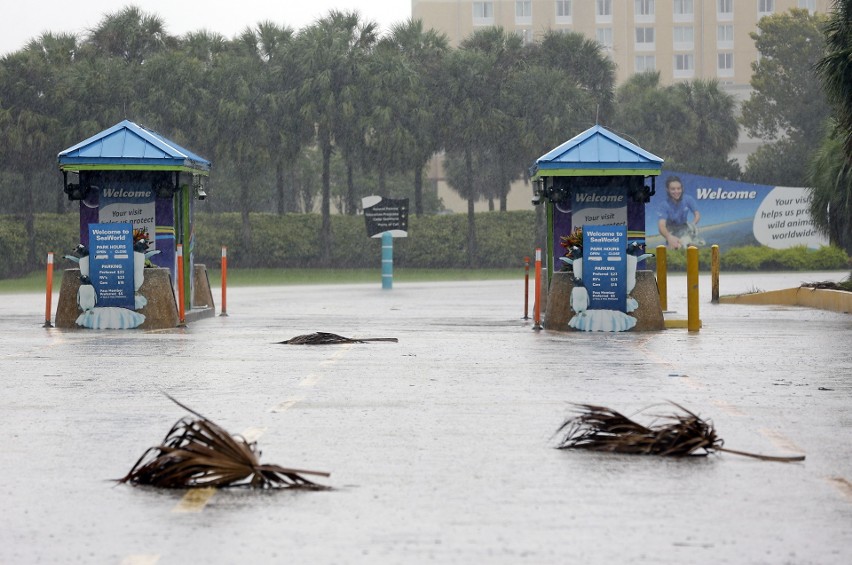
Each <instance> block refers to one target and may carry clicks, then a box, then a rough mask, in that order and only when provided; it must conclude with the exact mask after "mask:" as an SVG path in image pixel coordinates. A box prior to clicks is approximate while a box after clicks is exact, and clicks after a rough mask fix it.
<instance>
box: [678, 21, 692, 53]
mask: <svg viewBox="0 0 852 565" xmlns="http://www.w3.org/2000/svg"><path fill="white" fill-rule="evenodd" d="M672 31H673V36H674V49H675V51H691V50H692V49H694V48H695V28H693V27H692V26H675V27H674V29H673V30H672Z"/></svg>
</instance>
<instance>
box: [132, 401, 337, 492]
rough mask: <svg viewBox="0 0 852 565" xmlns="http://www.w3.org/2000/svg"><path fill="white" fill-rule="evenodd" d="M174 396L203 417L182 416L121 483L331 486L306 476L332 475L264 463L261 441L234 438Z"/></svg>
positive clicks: (324, 487) (216, 485)
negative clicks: (161, 441) (260, 448)
mask: <svg viewBox="0 0 852 565" xmlns="http://www.w3.org/2000/svg"><path fill="white" fill-rule="evenodd" d="M166 396H168V395H166ZM169 399H171V400H172V401H173V402H174V403H175V404H177V405H178V406H180V407H181V408H183V409H185V410H187V411H189V412H191V413H192V414H194V415H195V416H197V417H198V419H192V418H189V417H185V418H181V419H180V420H178V422H177V423H176V424H175V425H174V426H172V429H171V430H169V433H168V434H166V437H165V439H164V440H163V443H162V445H159V446H156V447H151V448H149V449H148V450H146V451H145V453H143V454H142V457H140V458H139V460H138V461H137V462H136V464H135V465H134V466H133V468H132V469H131V470H130V472H129V473H127V475H126V476H124V477H122V478H120V479H117V481H118V482H119V483H130V484H133V485H151V486H155V487H161V488H199V487H216V488H220V487H234V486H248V487H254V488H304V489H314V490H321V489H326V488H328V487H326V486H323V485H319V484H316V483H314V482H313V481H310V480H308V479H306V478H304V477H302V475H303V474H304V475H319V476H323V477H328V476H329V474H328V473H325V472H322V471H306V470H303V469H290V468H286V467H281V466H279V465H272V464H261V463H260V460H259V457H260V452H259V451H258V450H257V444H256V443H254V442H252V443H249V442H247V441H246V440H245V438H243V437H241V436H232V435H231V434H229V433H228V432H227V431H225V430H224V429H222V428H221V427H219V426H218V425H216V424H214V423H213V422H211V421H210V420H208V419H207V418H205V417H204V416H202V415H201V414H199V413H198V412H196V411H194V410H192V409H191V408H188V407H186V406H184V405H183V404H181V403H180V402H178V401H177V400H175V399H174V398H172V397H171V396H169Z"/></svg>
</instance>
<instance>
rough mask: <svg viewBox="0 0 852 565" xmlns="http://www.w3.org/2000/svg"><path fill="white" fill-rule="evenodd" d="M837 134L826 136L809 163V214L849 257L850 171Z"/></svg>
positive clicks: (851, 248) (851, 219) (851, 225)
mask: <svg viewBox="0 0 852 565" xmlns="http://www.w3.org/2000/svg"><path fill="white" fill-rule="evenodd" d="M840 131H841V128H840V127H836V128H834V130H833V132H832V133H831V134H830V135H828V136H826V139H825V141H824V142H823V143H822V145H821V146H820V148H819V149H818V150H817V152H816V153H815V156H814V158H813V160H812V161H811V162H810V165H809V168H808V186H810V187H811V188H810V193H811V202H810V212H811V218H812V219H813V222H814V226H816V228H817V229H818V230H819V231H820V232H821V233H822V234H824V235H826V236H828V240H829V241H830V242H831V243H832V244H834V245H837V246H838V247H841V248H843V249H844V250H845V251H846V253H849V254H850V255H852V167H850V161H849V156H848V154H846V148H845V142H846V138H844V136H843V135H842V134H841V133H840Z"/></svg>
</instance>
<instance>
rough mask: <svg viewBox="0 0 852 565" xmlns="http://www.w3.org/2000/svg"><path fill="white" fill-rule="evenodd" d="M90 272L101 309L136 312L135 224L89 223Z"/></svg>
mask: <svg viewBox="0 0 852 565" xmlns="http://www.w3.org/2000/svg"><path fill="white" fill-rule="evenodd" d="M89 273H90V274H89V277H90V278H91V279H92V285H94V287H95V292H96V293H97V295H98V306H99V307H103V306H115V307H119V308H127V309H130V310H133V309H134V307H135V300H134V296H133V295H134V292H135V291H134V285H133V225H132V224H128V223H109V224H89Z"/></svg>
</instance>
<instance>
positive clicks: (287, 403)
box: [269, 396, 305, 412]
mask: <svg viewBox="0 0 852 565" xmlns="http://www.w3.org/2000/svg"><path fill="white" fill-rule="evenodd" d="M304 398H305V397H304V396H292V397H290V398H288V399H287V400H285V401H284V402H282V403H281V404H279V405H278V406H273V407H272V408H270V409H269V411H270V412H284V411H285V410H289V409H290V408H292V407H293V406H294V405H295V404H296V403H297V402H299V401H300V400H303V399H304Z"/></svg>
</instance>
